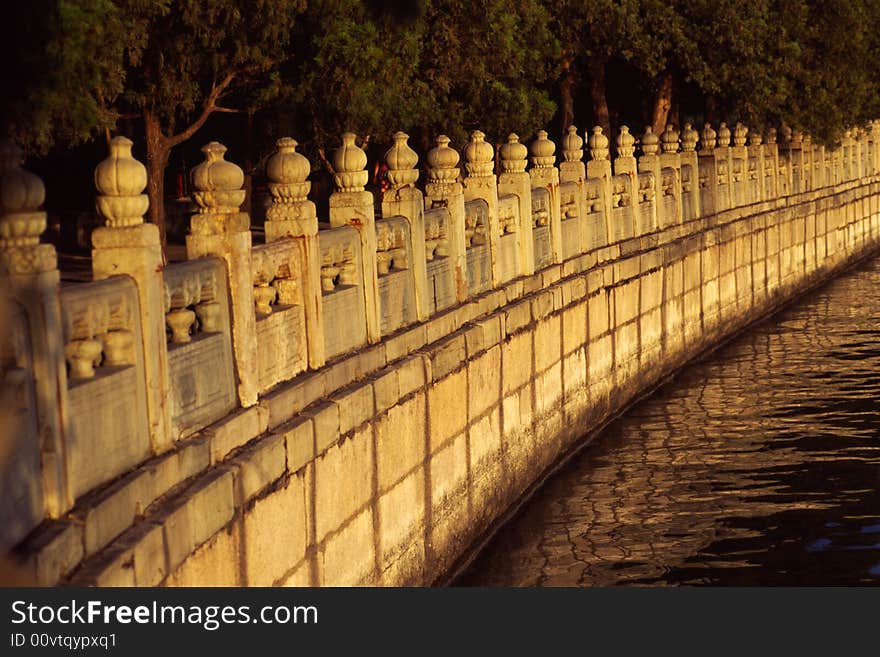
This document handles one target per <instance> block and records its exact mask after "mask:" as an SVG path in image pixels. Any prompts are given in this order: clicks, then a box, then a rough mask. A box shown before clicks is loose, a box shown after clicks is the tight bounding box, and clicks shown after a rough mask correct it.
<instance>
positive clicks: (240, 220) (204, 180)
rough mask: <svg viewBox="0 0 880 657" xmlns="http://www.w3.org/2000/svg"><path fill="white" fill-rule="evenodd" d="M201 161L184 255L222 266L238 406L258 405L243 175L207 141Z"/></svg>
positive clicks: (195, 175)
mask: <svg viewBox="0 0 880 657" xmlns="http://www.w3.org/2000/svg"><path fill="white" fill-rule="evenodd" d="M202 152H203V153H204V154H205V161H204V162H202V163H201V164H199V165H198V166H196V167H195V168H194V169H193V170H192V172H191V173H190V176H191V177H192V184H193V188H194V189H195V190H196V191H195V192H193V199H194V200H195V202H196V204H198V206H199V211H198V213H197V214H194V215H193V216H192V219H191V220H190V227H189V235H187V236H186V256H187V258H189V259H190V260H195V259H196V258H203V257H205V256H217V257H219V258H222V259H223V260H224V261H225V262H226V274H227V278H228V281H229V300H230V302H231V307H232V350H233V353H234V355H235V366H236V370H237V373H238V399H239V401H240V402H241V405H242V406H245V407H247V406H253V405H254V404H256V403H257V393H258V384H257V318H256V310H255V308H254V280H253V271H252V265H251V229H250V217H249V216H248V214H247V213H246V212H240V211H239V208H240V207H241V204H242V203H243V202H244V197H245V190H243V189H242V188H241V187H242V184H243V183H244V172H242V170H241V169H240V168H239V167H238V166H237V165H235V164H233V163H232V162H227V161H226V160H225V159H223V156H224V153H226V147H225V146H224V145H223V144H221V143H219V142H216V141H212V142H210V143H208V144H206V145H205V146H203V147H202Z"/></svg>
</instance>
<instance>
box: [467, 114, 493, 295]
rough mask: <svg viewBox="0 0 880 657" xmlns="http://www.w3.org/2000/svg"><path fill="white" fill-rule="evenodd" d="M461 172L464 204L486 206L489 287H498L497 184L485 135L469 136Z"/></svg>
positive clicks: (489, 146)
mask: <svg viewBox="0 0 880 657" xmlns="http://www.w3.org/2000/svg"><path fill="white" fill-rule="evenodd" d="M464 158H465V165H464V166H465V169H466V170H467V176H466V177H465V179H464V200H465V203H467V202H468V201H474V200H477V199H482V200H484V201H486V204H487V205H488V206H489V225H488V226H486V230H487V232H488V235H487V236H486V237H487V241H488V243H489V262H490V263H491V268H492V287H493V288H495V287H498V284H499V283H500V281H501V276H500V273H499V271H498V267H499V264H498V248H499V246H498V238H499V236H500V228H499V223H498V181H497V180H496V178H495V173H494V172H493V170H494V168H495V149H494V148H492V144H490V143H489V142H487V141H486V135H485V134H484V133H483V132H481V131H480V130H474V131H473V132H472V133H471V140H470V141H469V142H468V144H467V146H465V149H464Z"/></svg>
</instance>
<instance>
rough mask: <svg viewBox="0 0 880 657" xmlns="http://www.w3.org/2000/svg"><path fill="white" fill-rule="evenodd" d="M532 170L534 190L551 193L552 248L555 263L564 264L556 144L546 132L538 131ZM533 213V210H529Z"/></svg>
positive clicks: (533, 150)
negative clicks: (539, 188) (548, 137)
mask: <svg viewBox="0 0 880 657" xmlns="http://www.w3.org/2000/svg"><path fill="white" fill-rule="evenodd" d="M529 151H530V152H531V154H532V168H531V169H530V170H529V176H531V179H532V188H536V187H546V188H547V190H548V191H549V192H550V248H551V250H552V252H553V262H562V259H563V258H562V223H561V221H562V219H561V217H560V207H559V203H560V199H559V169H557V168H556V155H555V153H556V144H554V143H553V142H552V141H550V140H549V139H547V131H546V130H538V138H537V139H536V140H535V141H533V142H532V146H531V148H530V149H529ZM529 210H530V211H531V208H529Z"/></svg>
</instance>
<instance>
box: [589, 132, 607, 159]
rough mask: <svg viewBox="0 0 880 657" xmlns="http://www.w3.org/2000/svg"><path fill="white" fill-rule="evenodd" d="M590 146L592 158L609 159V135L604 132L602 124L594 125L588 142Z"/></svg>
mask: <svg viewBox="0 0 880 657" xmlns="http://www.w3.org/2000/svg"><path fill="white" fill-rule="evenodd" d="M587 143H588V144H589V146H590V159H591V160H596V161H601V160H607V159H608V155H609V149H608V137H606V136H605V135H603V134H602V128H601V127H600V126H593V134H591V135H590V139H589V141H588V142H587Z"/></svg>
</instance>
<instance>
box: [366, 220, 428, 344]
mask: <svg viewBox="0 0 880 657" xmlns="http://www.w3.org/2000/svg"><path fill="white" fill-rule="evenodd" d="M409 232H410V228H409V222H407V220H406V219H404V218H403V217H389V218H388V219H379V220H377V221H376V244H377V247H376V249H377V250H376V268H377V274H378V283H379V313H380V315H379V327H380V330H381V332H382V335H388V334H389V333H393V332H394V331H396V330H397V329H399V328H401V327H402V326H407V325H409V324H412V323H413V322H415V321H416V320H417V319H418V313H417V312H416V289H415V279H413V275H412V253H410V251H411V249H410V246H409V245H410V236H409Z"/></svg>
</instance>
